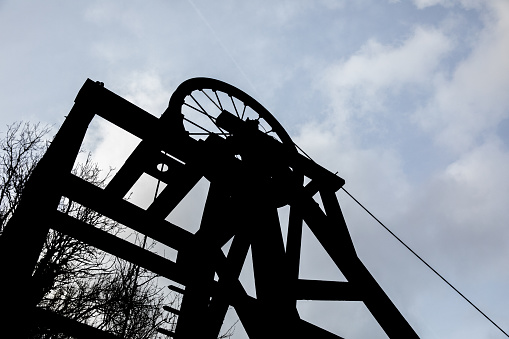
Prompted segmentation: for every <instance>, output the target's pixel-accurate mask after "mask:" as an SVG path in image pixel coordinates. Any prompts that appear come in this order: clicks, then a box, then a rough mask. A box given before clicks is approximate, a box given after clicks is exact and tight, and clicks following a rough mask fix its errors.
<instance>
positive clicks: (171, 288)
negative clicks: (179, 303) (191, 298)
mask: <svg viewBox="0 0 509 339" xmlns="http://www.w3.org/2000/svg"><path fill="white" fill-rule="evenodd" d="M168 288H169V289H170V290H172V291H175V292H177V293H180V294H184V292H185V291H184V290H183V289H181V288H180V287H177V286H175V285H168Z"/></svg>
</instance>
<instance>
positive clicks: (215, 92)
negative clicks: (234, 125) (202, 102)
mask: <svg viewBox="0 0 509 339" xmlns="http://www.w3.org/2000/svg"><path fill="white" fill-rule="evenodd" d="M214 94H215V95H216V98H217V102H219V106H220V107H221V111H222V110H223V105H221V100H219V96H218V95H217V91H214Z"/></svg>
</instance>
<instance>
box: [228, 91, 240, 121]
mask: <svg viewBox="0 0 509 339" xmlns="http://www.w3.org/2000/svg"><path fill="white" fill-rule="evenodd" d="M230 100H231V101H232V104H233V108H234V109H235V114H237V117H239V118H240V115H239V112H238V111H237V106H235V102H233V97H232V96H231V95H230Z"/></svg>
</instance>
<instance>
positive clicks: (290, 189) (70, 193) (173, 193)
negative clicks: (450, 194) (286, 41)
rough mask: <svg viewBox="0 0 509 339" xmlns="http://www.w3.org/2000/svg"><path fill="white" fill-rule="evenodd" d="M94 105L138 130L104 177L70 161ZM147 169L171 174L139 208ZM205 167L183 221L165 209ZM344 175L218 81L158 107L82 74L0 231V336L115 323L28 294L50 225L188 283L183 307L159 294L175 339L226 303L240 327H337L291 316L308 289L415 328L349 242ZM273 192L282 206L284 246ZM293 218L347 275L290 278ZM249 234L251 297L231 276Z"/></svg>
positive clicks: (310, 332)
mask: <svg viewBox="0 0 509 339" xmlns="http://www.w3.org/2000/svg"><path fill="white" fill-rule="evenodd" d="M94 115H99V116H101V117H102V118H104V119H106V120H108V121H110V122H111V123H113V124H115V125H117V126H118V127H120V128H122V129H124V130H126V131H128V132H130V133H131V134H134V135H136V136H137V137H139V138H140V139H141V140H142V141H141V142H140V143H139V144H138V146H137V147H136V149H135V150H134V151H133V152H132V154H131V155H130V156H129V158H128V159H127V160H126V162H125V164H124V165H123V166H122V167H121V168H120V169H119V170H118V172H117V173H116V175H115V176H114V177H113V178H112V180H111V181H110V182H109V184H108V185H107V186H106V187H105V188H104V189H102V188H99V187H96V186H94V185H92V184H90V183H88V182H86V181H84V180H82V179H80V178H78V177H76V176H74V175H72V174H71V169H72V166H73V164H74V162H75V159H76V156H77V154H78V152H79V149H80V146H81V143H82V141H83V138H84V136H85V132H86V131H87V128H88V125H89V123H90V121H91V120H92V118H93V117H94ZM143 173H146V174H149V175H150V176H152V177H154V178H156V179H157V180H160V181H161V182H164V183H166V184H167V185H166V187H165V188H164V190H163V191H162V192H161V193H160V194H159V195H158V196H157V198H156V199H155V200H154V202H153V203H152V204H151V205H150V206H149V207H148V208H147V209H142V208H140V207H137V206H135V205H133V204H132V203H130V202H129V201H126V200H125V199H123V197H124V196H125V195H126V193H128V192H129V190H130V189H131V188H132V186H133V185H134V184H135V182H136V181H137V180H138V179H139V178H140V176H141V175H142V174H143ZM201 178H205V179H207V180H208V181H209V182H210V188H209V191H208V195H207V199H206V203H205V206H204V210H203V215H202V219H201V224H200V227H199V230H198V231H197V232H196V233H195V234H193V233H191V232H189V231H187V230H185V229H183V228H181V227H179V226H178V225H175V224H172V223H171V222H169V221H167V220H165V219H166V217H167V216H168V215H169V214H170V212H171V211H172V210H173V209H174V208H175V207H176V206H177V205H178V204H179V203H180V202H181V201H182V199H183V198H184V197H185V196H186V195H187V194H188V192H189V191H190V190H191V189H192V188H193V187H194V186H195V185H196V184H197V182H198V181H199V180H200V179H201ZM343 184H344V180H343V179H342V178H340V177H338V176H336V175H335V174H333V173H331V172H329V171H328V170H326V169H325V168H323V167H321V166H320V165H318V164H317V163H315V162H313V161H312V160H311V159H309V158H308V157H306V156H305V155H303V154H301V153H300V152H299V151H298V150H297V148H296V146H295V144H294V143H293V142H292V140H291V139H290V137H289V136H288V134H287V133H286V131H285V130H284V129H283V127H282V126H281V125H280V124H279V123H278V121H277V120H276V119H275V118H274V117H273V116H272V115H271V114H270V113H269V112H268V111H267V110H266V109H265V108H264V107H263V106H262V105H260V104H259V103H258V102H257V101H255V100H254V99H253V98H251V97H250V96H249V95H247V94H246V93H244V92H242V91H241V90H239V89H237V88H235V87H233V86H231V85H228V84H226V83H224V82H221V81H218V80H214V79H207V78H195V79H190V80H187V81H185V82H184V83H182V84H181V85H180V86H179V87H178V88H177V90H176V91H175V93H174V94H173V95H172V97H171V99H170V103H169V107H168V109H167V110H166V111H165V112H164V114H163V115H162V116H161V117H160V118H159V119H158V118H156V117H154V116H153V115H150V114H149V113H147V112H145V111H143V110H142V109H140V108H139V107H137V106H135V105H133V104H131V103H130V102H128V101H126V100H124V99H123V98H121V97H119V96H117V95H116V94H114V93H112V92H111V91H109V90H107V89H106V88H104V85H103V84H102V83H98V82H93V81H91V80H87V81H86V82H85V84H84V85H83V87H82V89H81V90H80V92H79V94H78V96H77V97H76V100H75V104H74V106H73V108H72V110H71V112H70V113H69V115H68V116H67V118H66V120H65V122H64V124H63V125H62V127H61V128H60V130H59V132H58V134H57V135H56V137H55V139H54V140H53V142H52V144H51V146H50V147H49V149H48V151H47V153H46V154H45V155H44V157H43V158H42V159H41V161H40V162H39V164H38V166H37V168H36V169H35V171H34V172H33V175H32V177H31V178H30V180H29V183H28V184H27V186H26V190H25V192H24V193H23V196H22V201H21V202H20V205H19V207H18V210H17V211H16V213H15V214H14V216H13V217H12V218H11V220H10V222H9V224H8V225H7V226H6V228H5V231H4V235H3V236H2V237H1V239H0V241H1V243H0V255H1V256H0V260H1V267H0V269H1V271H0V272H2V279H1V282H0V283H1V289H0V293H1V301H0V303H1V308H2V309H3V312H4V313H5V314H4V316H3V317H2V318H1V321H2V326H1V327H0V331H1V332H3V335H2V337H6V334H7V333H16V336H17V337H19V336H21V337H23V336H24V334H23V333H24V332H23V331H25V330H26V329H27V327H29V326H28V325H29V324H30V323H45V324H46V325H47V326H49V327H52V328H55V329H57V330H59V331H61V332H62V333H67V334H70V335H73V336H75V337H77V338H82V337H83V338H88V337H91V336H96V337H98V338H109V337H111V335H109V334H107V333H104V332H101V331H99V330H97V329H95V328H92V327H89V326H87V325H84V324H79V323H76V322H74V321H72V320H69V319H65V318H63V317H61V316H58V315H56V314H52V313H50V312H49V311H46V310H42V309H38V308H37V307H36V306H35V305H33V302H32V299H31V298H30V293H29V292H30V289H31V284H32V279H33V278H32V272H33V269H34V265H35V264H36V262H37V259H38V255H39V253H40V251H41V248H42V245H43V243H44V239H45V237H46V234H47V232H48V231H49V227H50V226H49V225H51V227H52V228H56V230H57V231H59V232H62V233H65V234H68V235H70V236H72V237H75V238H76V239H79V240H82V241H83V242H86V243H88V244H90V245H92V246H95V247H97V248H99V249H101V250H104V251H106V252H108V253H111V254H112V255H115V256H118V257H120V258H122V259H125V260H127V261H130V262H132V263H134V264H136V265H140V266H142V267H145V268H147V269H149V270H151V271H153V272H155V273H157V274H159V275H161V276H164V277H167V278H169V279H171V280H172V281H175V282H176V283H178V284H180V285H182V286H184V287H185V288H184V289H182V288H179V287H171V288H173V289H174V290H175V291H177V292H179V293H182V294H183V300H182V304H181V307H180V309H179V310H176V309H172V308H167V311H169V312H174V313H176V314H178V322H177V326H176V328H175V330H174V331H175V332H174V333H173V332H171V331H169V330H167V329H161V333H164V334H167V335H169V336H171V337H174V338H177V339H186V338H210V339H212V338H217V336H218V334H219V331H220V328H221V325H222V323H223V319H224V317H225V314H226V311H227V309H228V307H229V306H230V305H231V306H233V307H234V308H235V311H236V312H237V314H238V316H239V318H240V321H241V322H242V325H243V326H244V328H245V330H246V332H247V333H248V335H249V337H250V338H262V337H264V338H265V337H290V338H339V336H337V335H335V334H332V333H330V332H328V331H326V330H324V329H322V328H320V327H317V326H315V325H312V324H310V323H308V322H306V321H304V320H302V319H300V317H299V314H298V312H297V308H296V302H297V300H304V299H306V300H346V301H363V302H364V303H365V305H366V306H367V308H368V309H369V310H370V312H371V313H372V314H373V316H374V317H375V318H376V320H377V321H378V322H379V324H380V326H381V327H382V328H383V330H384V331H385V332H386V333H387V335H388V336H389V337H390V338H418V336H417V335H416V334H415V332H414V331H413V329H412V328H411V327H410V326H409V324H408V323H407V322H406V320H405V319H404V317H403V316H402V315H401V314H400V313H399V311H398V310H397V309H396V307H395V306H394V305H393V304H392V302H391V301H390V300H389V298H388V297H387V296H386V294H385V293H384V292H383V290H382V289H381V288H380V286H379V285H378V284H377V283H376V281H375V280H374V279H373V277H372V276H371V275H370V273H369V272H368V271H367V269H366V268H365V266H364V265H363V264H362V263H361V261H360V260H359V258H358V257H357V255H356V252H355V249H354V246H353V243H352V240H351V238H350V236H349V233H348V229H347V226H346V223H345V220H344V218H343V215H342V212H341V209H340V206H339V203H338V201H337V199H336V195H335V192H336V191H337V190H338V189H340V188H341V187H342V186H343ZM317 193H319V194H320V197H321V200H322V203H323V208H322V207H320V206H319V205H318V204H317V203H316V202H315V200H314V199H313V196H315V195H316V194H317ZM61 197H67V198H68V199H70V200H72V201H75V202H77V203H79V204H82V205H83V206H86V207H88V208H91V209H93V210H95V211H97V212H98V213H101V214H102V215H104V216H107V217H108V218H111V219H113V220H115V221H118V222H120V223H122V224H124V225H126V226H128V227H130V228H132V229H133V230H136V231H138V232H141V233H143V234H145V235H147V236H149V237H151V238H153V239H155V240H157V241H159V242H161V243H163V244H165V245H167V246H169V247H171V248H173V249H175V250H177V251H178V258H177V260H176V262H172V261H170V260H167V259H164V258H162V257H160V256H157V255H155V254H153V253H151V252H149V251H146V250H144V249H142V248H140V247H138V246H136V245H133V244H131V243H129V242H127V241H125V240H123V239H120V238H118V237H115V236H113V235H110V234H108V233H106V232H104V231H101V230H99V229H97V228H94V227H93V226H91V225H88V224H86V223H83V222H80V221H78V220H77V219H74V218H72V217H70V216H67V215H64V214H62V213H61V212H58V211H57V205H58V202H59V201H60V199H61ZM282 206H289V210H290V212H289V213H290V215H289V221H288V234H287V241H286V248H285V246H284V241H283V236H282V233H281V227H280V221H279V217H278V212H277V209H278V208H279V207H282ZM303 222H305V223H306V224H307V225H308V226H309V228H310V229H311V231H312V232H313V233H314V234H315V236H316V238H317V239H318V240H319V241H320V243H321V245H322V246H323V247H324V248H325V250H326V251H327V253H328V254H329V255H330V257H331V258H332V260H333V261H334V262H335V264H336V265H337V266H338V268H339V269H340V270H341V272H342V273H343V274H344V276H345V277H346V279H347V280H348V282H331V281H318V280H303V279H299V264H300V263H299V261H300V249H301V237H302V225H303ZM232 238H233V239H232ZM230 239H232V242H231V246H230V249H229V251H228V254H227V255H225V254H223V251H222V250H221V248H222V246H223V245H225V244H226V243H227V242H228V241H229V240H230ZM249 248H251V251H252V258H253V269H254V277H255V287H256V296H257V297H256V298H253V297H251V296H249V295H248V294H247V293H246V291H245V290H244V288H243V286H242V285H241V283H240V281H239V275H240V272H241V269H242V267H243V264H244V260H245V258H246V255H247V253H248V250H249ZM216 275H217V277H219V278H218V279H214V277H215V276H216ZM21 315H23V316H21ZM267 329H271V330H270V332H269V333H267Z"/></svg>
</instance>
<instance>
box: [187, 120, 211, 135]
mask: <svg viewBox="0 0 509 339" xmlns="http://www.w3.org/2000/svg"><path fill="white" fill-rule="evenodd" d="M183 119H184V120H185V121H187V122H188V123H190V124H192V125H194V126H196V127H198V128H199V129H202V130H204V131H205V132H207V133H208V134H213V132H211V131H209V130H208V129H206V128H205V127H201V126H200V125H198V124H197V123H195V122H193V121H191V120H189V119H187V118H186V117H184V118H183ZM189 134H191V133H189Z"/></svg>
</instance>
